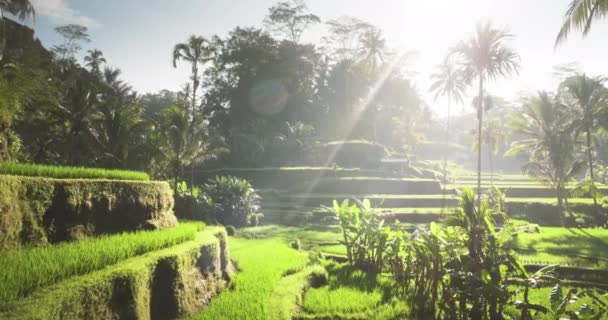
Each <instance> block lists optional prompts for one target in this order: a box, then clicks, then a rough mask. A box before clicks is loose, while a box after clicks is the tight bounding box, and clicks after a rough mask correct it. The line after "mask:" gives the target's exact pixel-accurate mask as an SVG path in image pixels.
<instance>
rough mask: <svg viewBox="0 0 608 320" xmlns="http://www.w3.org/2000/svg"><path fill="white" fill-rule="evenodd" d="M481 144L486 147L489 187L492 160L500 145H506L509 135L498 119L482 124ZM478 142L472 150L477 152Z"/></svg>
mask: <svg viewBox="0 0 608 320" xmlns="http://www.w3.org/2000/svg"><path fill="white" fill-rule="evenodd" d="M481 135H482V138H481V140H482V143H483V144H484V145H486V146H487V147H488V160H489V162H490V185H491V186H494V163H493V158H494V156H496V155H497V154H498V151H499V150H500V145H506V144H507V143H508V140H509V135H508V134H507V132H506V130H505V126H504V124H503V122H502V121H500V119H498V118H496V119H491V120H489V121H486V122H485V123H484V124H483V132H482V134H481ZM477 143H478V141H475V142H474V143H473V150H475V151H477V149H478V148H479V145H478V144H477Z"/></svg>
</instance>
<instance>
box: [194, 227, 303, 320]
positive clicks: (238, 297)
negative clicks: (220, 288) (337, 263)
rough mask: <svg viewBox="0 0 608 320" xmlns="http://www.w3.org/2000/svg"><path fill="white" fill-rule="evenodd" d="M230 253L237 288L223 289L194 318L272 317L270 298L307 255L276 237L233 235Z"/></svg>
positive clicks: (242, 319) (300, 267)
mask: <svg viewBox="0 0 608 320" xmlns="http://www.w3.org/2000/svg"><path fill="white" fill-rule="evenodd" d="M230 255H231V257H232V258H233V259H234V260H235V261H236V263H237V265H238V268H239V269H240V271H239V272H238V273H237V274H236V275H235V276H234V279H233V281H234V282H233V283H234V289H233V290H232V291H229V292H224V293H223V294H221V295H220V296H219V297H217V298H216V299H214V300H212V302H211V304H210V305H209V306H208V307H207V308H206V309H205V310H204V311H203V312H201V313H199V314H196V315H194V316H192V317H191V319H213V320H216V319H239V320H250V319H269V317H270V310H269V305H270V299H271V297H272V294H273V290H274V288H275V287H276V285H277V283H278V282H279V281H280V280H281V278H282V277H283V276H284V275H285V273H286V272H288V271H291V270H300V269H302V268H303V267H304V266H305V265H306V262H307V260H308V255H307V254H306V253H304V252H301V251H296V250H293V249H291V248H289V247H288V246H286V245H285V244H284V243H283V241H281V240H277V239H268V240H244V239H237V238H231V239H230Z"/></svg>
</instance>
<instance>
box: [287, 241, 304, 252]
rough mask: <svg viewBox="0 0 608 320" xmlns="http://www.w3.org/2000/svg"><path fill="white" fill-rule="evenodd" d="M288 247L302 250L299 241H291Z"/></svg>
mask: <svg viewBox="0 0 608 320" xmlns="http://www.w3.org/2000/svg"><path fill="white" fill-rule="evenodd" d="M289 246H290V247H291V248H292V249H295V250H300V249H302V243H301V242H300V239H295V240H293V241H292V242H291V243H289Z"/></svg>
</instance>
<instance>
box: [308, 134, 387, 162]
mask: <svg viewBox="0 0 608 320" xmlns="http://www.w3.org/2000/svg"><path fill="white" fill-rule="evenodd" d="M319 154H320V157H321V159H320V160H321V162H322V163H326V164H328V163H329V164H331V163H334V162H335V163H336V164H337V165H339V166H342V167H354V168H378V167H379V166H380V160H382V158H384V157H386V156H387V154H388V152H387V151H386V148H385V147H384V146H383V145H381V144H377V143H373V142H368V141H365V140H347V141H333V142H329V143H326V144H324V145H322V146H321V147H320V149H319Z"/></svg>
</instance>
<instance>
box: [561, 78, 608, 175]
mask: <svg viewBox="0 0 608 320" xmlns="http://www.w3.org/2000/svg"><path fill="white" fill-rule="evenodd" d="M604 82H605V79H604V78H601V77H595V78H590V77H587V76H586V75H585V74H579V75H575V76H572V77H569V78H567V79H566V80H564V81H563V82H562V83H561V85H560V98H561V100H562V103H563V104H564V105H565V106H567V107H568V110H569V111H570V112H572V114H573V116H572V119H573V123H572V126H573V129H575V130H576V132H577V135H578V134H579V133H584V134H585V136H586V147H587V148H586V154H587V161H588V164H589V177H590V178H591V180H593V179H595V177H594V175H593V145H592V144H593V143H592V141H593V133H594V131H595V130H596V129H597V128H598V127H599V121H600V118H601V116H602V115H603V114H604V113H605V112H606V109H608V89H607V88H606V87H605V86H604Z"/></svg>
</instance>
